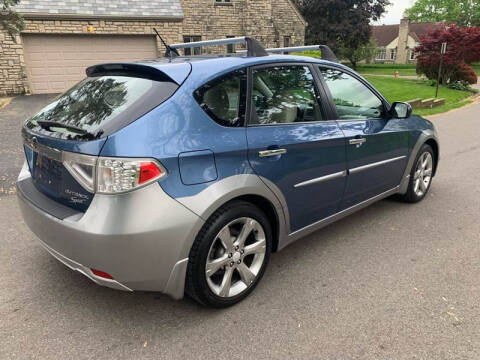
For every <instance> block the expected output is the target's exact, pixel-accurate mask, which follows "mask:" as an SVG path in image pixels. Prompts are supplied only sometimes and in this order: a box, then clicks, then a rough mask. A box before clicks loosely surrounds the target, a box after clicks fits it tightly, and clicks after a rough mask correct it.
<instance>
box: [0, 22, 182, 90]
mask: <svg viewBox="0 0 480 360" xmlns="http://www.w3.org/2000/svg"><path fill="white" fill-rule="evenodd" d="M89 26H93V29H94V33H92V34H90V33H89V32H88V27H89ZM153 28H156V29H157V30H158V31H159V33H160V34H161V35H162V37H163V38H164V39H165V40H166V41H167V42H170V43H174V42H179V41H181V39H182V37H181V33H182V23H181V22H157V21H116V20H109V21H107V20H28V19H27V20H26V27H25V30H24V31H23V32H22V34H26V33H33V34H84V35H87V34H88V35H90V36H95V34H122V35H129V34H130V35H133V34H136V35H142V34H148V35H152V34H154V32H153ZM16 40H17V43H15V42H14V41H13V40H12V39H11V38H10V36H9V35H8V34H7V33H6V32H5V31H4V30H2V29H0V96H2V95H10V94H22V93H28V92H29V86H28V81H27V76H26V71H25V59H24V49H23V44H22V38H21V35H20V36H16ZM157 49H158V54H159V56H162V55H161V54H163V53H164V52H165V48H164V46H163V44H162V43H161V41H160V40H159V39H157Z"/></svg>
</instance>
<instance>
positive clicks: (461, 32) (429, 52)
mask: <svg viewBox="0 0 480 360" xmlns="http://www.w3.org/2000/svg"><path fill="white" fill-rule="evenodd" d="M444 42H446V43H447V52H446V53H445V55H444V56H443V66H442V73H441V74H440V82H441V83H442V84H447V83H448V82H450V81H457V80H463V81H467V82H469V83H471V84H472V83H476V82H477V77H476V75H475V72H474V71H473V69H472V68H471V66H469V65H468V64H471V63H472V62H477V61H480V27H479V26H473V27H469V28H464V27H461V26H457V25H454V24H452V25H451V26H448V27H444V28H440V29H435V30H431V31H429V32H428V33H427V34H425V35H423V36H421V37H420V45H419V46H417V47H416V48H415V53H416V54H417V73H418V74H425V75H426V76H427V77H428V78H429V79H434V80H436V79H437V77H438V68H439V63H440V48H441V46H442V43H444Z"/></svg>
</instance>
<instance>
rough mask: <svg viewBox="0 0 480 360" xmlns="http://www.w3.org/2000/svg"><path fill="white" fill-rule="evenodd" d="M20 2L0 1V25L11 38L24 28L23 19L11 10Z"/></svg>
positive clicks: (15, 0) (14, 0)
mask: <svg viewBox="0 0 480 360" xmlns="http://www.w3.org/2000/svg"><path fill="white" fill-rule="evenodd" d="M19 2H20V0H0V25H1V26H2V27H3V28H4V29H6V30H7V32H8V33H9V34H10V36H11V37H12V38H15V34H18V33H19V32H20V31H22V30H23V29H24V28H25V23H24V21H23V18H22V17H21V16H20V14H18V13H17V12H16V11H15V10H13V9H12V7H14V6H15V5H17V4H18V3H19Z"/></svg>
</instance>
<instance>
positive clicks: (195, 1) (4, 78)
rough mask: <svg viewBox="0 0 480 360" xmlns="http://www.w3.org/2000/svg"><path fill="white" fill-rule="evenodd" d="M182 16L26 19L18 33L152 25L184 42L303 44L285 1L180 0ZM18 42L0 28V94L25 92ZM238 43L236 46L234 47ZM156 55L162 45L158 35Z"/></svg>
mask: <svg viewBox="0 0 480 360" xmlns="http://www.w3.org/2000/svg"><path fill="white" fill-rule="evenodd" d="M182 9H183V12H184V19H183V21H166V20H163V21H147V20H131V21H127V20H122V21H120V20H76V19H68V20H67V19H63V20H62V19H61V18H58V19H52V18H50V19H48V20H38V19H26V28H25V30H24V31H23V32H22V33H35V34H89V27H93V29H94V33H93V34H90V35H91V36H95V34H123V35H127V34H137V35H140V34H153V28H154V27H155V28H157V30H158V31H159V32H160V34H161V35H162V37H164V39H165V40H166V41H167V42H169V43H176V42H183V36H184V35H197V36H198V35H199V36H201V38H202V40H208V39H217V38H226V37H227V36H247V35H249V36H252V37H255V38H256V39H257V40H259V41H260V42H261V43H262V44H263V45H264V46H265V47H280V46H283V41H284V37H285V36H289V37H290V38H291V45H303V44H304V39H305V25H306V24H305V22H304V21H303V19H302V18H301V16H300V15H299V13H298V12H297V11H296V9H295V7H294V6H293V4H292V3H291V2H290V0H232V1H231V2H230V3H220V4H218V3H215V1H214V0H182ZM16 40H17V42H14V41H13V39H11V37H10V36H9V35H8V34H7V33H6V32H5V30H4V29H2V28H0V96H4V95H7V94H21V93H28V92H29V88H28V80H27V77H26V71H25V56H24V49H23V45H22V37H21V35H20V36H17V37H16ZM240 47H241V46H240V45H238V46H237V48H240ZM157 48H158V55H159V56H162V54H163V53H164V51H165V49H164V47H163V45H162V43H161V42H160V40H159V39H157ZM206 49H208V50H206V51H208V52H225V51H226V49H225V48H223V49H222V48H220V47H217V48H214V47H212V48H206Z"/></svg>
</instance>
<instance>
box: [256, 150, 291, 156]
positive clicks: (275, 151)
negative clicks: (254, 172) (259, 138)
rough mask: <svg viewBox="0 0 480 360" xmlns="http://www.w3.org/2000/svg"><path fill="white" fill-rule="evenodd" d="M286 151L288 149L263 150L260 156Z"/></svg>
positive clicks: (280, 153)
mask: <svg viewBox="0 0 480 360" xmlns="http://www.w3.org/2000/svg"><path fill="white" fill-rule="evenodd" d="M286 153H287V149H273V150H262V151H259V152H258V156H259V157H261V158H263V157H268V156H278V155H282V154H286Z"/></svg>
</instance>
